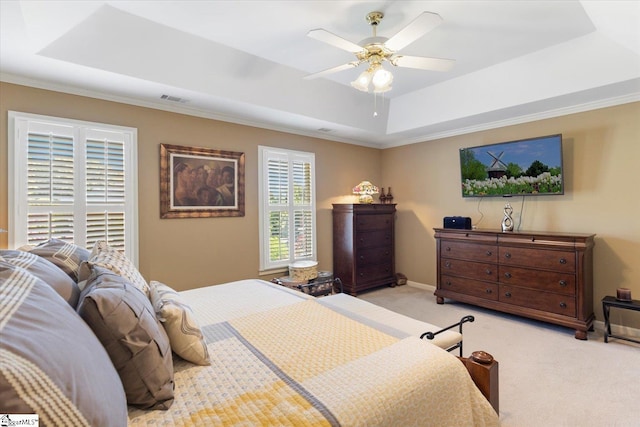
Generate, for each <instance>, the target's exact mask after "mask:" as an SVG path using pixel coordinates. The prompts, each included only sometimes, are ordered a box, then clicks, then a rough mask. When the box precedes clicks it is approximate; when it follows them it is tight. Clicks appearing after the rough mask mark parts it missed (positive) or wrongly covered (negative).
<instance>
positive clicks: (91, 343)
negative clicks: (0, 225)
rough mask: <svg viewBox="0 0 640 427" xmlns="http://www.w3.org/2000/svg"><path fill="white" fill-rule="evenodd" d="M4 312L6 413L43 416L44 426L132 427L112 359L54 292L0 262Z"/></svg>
mask: <svg viewBox="0 0 640 427" xmlns="http://www.w3.org/2000/svg"><path fill="white" fill-rule="evenodd" d="M0 313H1V316H0V407H1V409H0V412H1V413H9V414H33V413H37V414H38V415H39V418H40V422H41V425H58V424H60V423H64V424H65V425H78V426H79V425H86V426H90V425H91V426H106V425H120V426H124V425H126V424H127V401H126V398H125V393H124V389H123V387H122V383H121V382H120V378H119V377H118V373H117V372H116V370H115V368H114V367H113V364H112V363H111V360H110V359H109V356H108V355H107V352H106V351H105V349H104V348H103V347H102V345H101V344H100V342H99V341H98V339H97V338H96V336H95V335H94V334H93V332H92V331H91V329H89V327H88V326H87V324H86V323H85V322H83V321H82V319H81V318H80V316H78V314H77V313H76V312H75V311H74V310H73V309H72V308H71V307H69V304H67V303H65V302H64V301H63V300H62V299H61V298H59V297H58V295H57V294H56V293H55V291H54V290H53V289H52V288H51V287H50V286H49V285H47V284H46V283H44V282H43V281H42V280H40V279H38V278H37V277H35V276H34V275H32V274H30V273H29V272H27V271H26V270H24V269H22V268H20V267H17V266H14V265H12V264H8V263H6V262H0ZM61 417H64V419H63V418H61Z"/></svg>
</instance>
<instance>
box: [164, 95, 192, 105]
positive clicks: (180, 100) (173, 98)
mask: <svg viewBox="0 0 640 427" xmlns="http://www.w3.org/2000/svg"><path fill="white" fill-rule="evenodd" d="M160 99H164V100H166V101H171V102H178V103H180V104H185V103H187V102H189V100H188V99H184V98H180V97H178V96H171V95H162V96H160Z"/></svg>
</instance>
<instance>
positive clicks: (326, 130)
mask: <svg viewBox="0 0 640 427" xmlns="http://www.w3.org/2000/svg"><path fill="white" fill-rule="evenodd" d="M331 131H333V129H329V128H320V129H318V132H331Z"/></svg>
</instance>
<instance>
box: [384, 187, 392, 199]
mask: <svg viewBox="0 0 640 427" xmlns="http://www.w3.org/2000/svg"><path fill="white" fill-rule="evenodd" d="M384 202H385V203H392V202H393V194H391V187H389V191H387V197H386V198H385V199H384Z"/></svg>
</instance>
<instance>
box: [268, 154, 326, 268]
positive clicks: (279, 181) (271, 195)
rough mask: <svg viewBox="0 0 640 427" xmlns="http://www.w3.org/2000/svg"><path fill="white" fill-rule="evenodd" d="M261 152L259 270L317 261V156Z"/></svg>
mask: <svg viewBox="0 0 640 427" xmlns="http://www.w3.org/2000/svg"><path fill="white" fill-rule="evenodd" d="M259 152H260V158H261V161H260V168H259V169H260V170H259V174H260V179H261V186H260V218H261V221H260V247H261V252H260V269H261V270H268V269H273V268H281V267H284V266H287V265H289V264H290V263H292V262H294V261H296V260H301V259H315V258H316V241H315V187H314V180H315V171H314V154H313V153H303V152H297V151H291V150H283V149H276V148H269V147H259Z"/></svg>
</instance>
